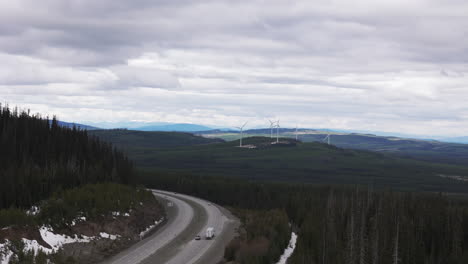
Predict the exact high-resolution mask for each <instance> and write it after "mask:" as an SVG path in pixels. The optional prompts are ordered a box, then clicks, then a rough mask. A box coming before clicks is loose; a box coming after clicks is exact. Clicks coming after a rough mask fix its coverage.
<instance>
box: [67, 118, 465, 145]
mask: <svg viewBox="0 0 468 264" xmlns="http://www.w3.org/2000/svg"><path fill="white" fill-rule="evenodd" d="M59 122H60V124H61V125H62V126H66V127H73V126H76V127H78V128H80V129H86V130H94V129H115V128H124V129H131V130H138V131H162V132H190V133H195V134H218V133H237V132H238V131H237V130H236V129H231V128H221V127H211V126H205V125H200V124H189V123H168V122H138V121H129V122H101V123H88V124H79V123H70V122H63V121H59ZM304 130H309V131H317V132H322V133H326V132H328V131H329V132H332V133H333V132H335V133H346V134H353V133H358V134H367V135H376V136H383V137H399V138H409V139H421V140H428V141H433V140H437V141H441V142H450V143H462V144H468V136H461V137H442V136H423V135H413V134H403V133H392V132H380V131H361V130H342V129H327V128H320V129H308V128H300V129H299V131H304ZM293 131H295V128H281V129H280V133H285V132H286V133H287V132H293ZM275 132H276V131H275ZM244 133H246V134H268V133H270V129H269V128H258V129H249V130H245V131H244Z"/></svg>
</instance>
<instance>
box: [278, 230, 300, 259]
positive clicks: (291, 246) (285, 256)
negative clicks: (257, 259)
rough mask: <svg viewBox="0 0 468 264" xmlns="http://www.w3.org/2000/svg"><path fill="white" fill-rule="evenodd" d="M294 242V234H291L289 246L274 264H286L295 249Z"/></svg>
mask: <svg viewBox="0 0 468 264" xmlns="http://www.w3.org/2000/svg"><path fill="white" fill-rule="evenodd" d="M296 241H297V235H296V233H294V232H292V233H291V240H289V245H288V247H287V248H285V249H284V252H283V255H281V257H280V259H279V260H278V262H276V264H286V262H287V261H288V258H289V257H290V256H291V255H292V253H293V252H294V249H295V248H296Z"/></svg>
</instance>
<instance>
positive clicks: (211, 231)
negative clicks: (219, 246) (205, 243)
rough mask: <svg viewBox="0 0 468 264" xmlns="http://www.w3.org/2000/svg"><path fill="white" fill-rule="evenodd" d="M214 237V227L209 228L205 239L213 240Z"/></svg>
mask: <svg viewBox="0 0 468 264" xmlns="http://www.w3.org/2000/svg"><path fill="white" fill-rule="evenodd" d="M214 236H215V232H214V228H213V227H208V228H207V229H206V233H205V238H206V239H212V238H213V237H214Z"/></svg>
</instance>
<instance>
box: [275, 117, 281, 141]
mask: <svg viewBox="0 0 468 264" xmlns="http://www.w3.org/2000/svg"><path fill="white" fill-rule="evenodd" d="M279 128H280V124H279V119H278V121H276V143H278V139H279Z"/></svg>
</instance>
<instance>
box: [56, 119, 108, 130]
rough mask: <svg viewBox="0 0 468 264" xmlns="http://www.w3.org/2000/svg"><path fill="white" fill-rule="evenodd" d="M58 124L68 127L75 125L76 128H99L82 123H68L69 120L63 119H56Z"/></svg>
mask: <svg viewBox="0 0 468 264" xmlns="http://www.w3.org/2000/svg"><path fill="white" fill-rule="evenodd" d="M58 124H59V126H62V127H69V128H73V127H76V128H78V129H81V130H95V129H99V128H97V127H93V126H88V125H83V124H78V123H69V122H64V121H58Z"/></svg>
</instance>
